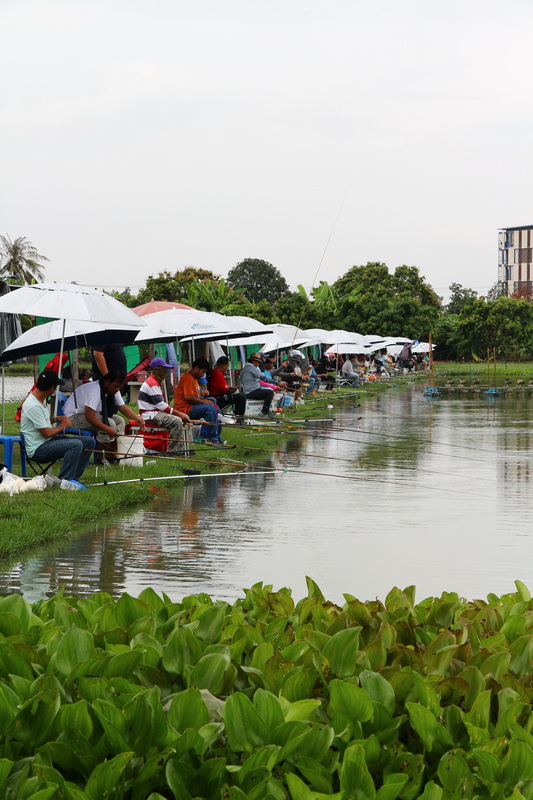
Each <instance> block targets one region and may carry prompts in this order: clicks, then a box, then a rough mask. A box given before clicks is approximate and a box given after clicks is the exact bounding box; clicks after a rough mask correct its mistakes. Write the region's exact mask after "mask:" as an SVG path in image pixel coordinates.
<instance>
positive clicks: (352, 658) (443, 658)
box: [0, 579, 533, 800]
mask: <svg viewBox="0 0 533 800" xmlns="http://www.w3.org/2000/svg"><path fill="white" fill-rule="evenodd" d="M307 584H308V594H307V596H306V597H304V598H303V599H301V600H300V601H299V602H298V603H296V604H295V603H294V601H293V599H292V597H291V593H290V591H289V590H287V589H282V590H280V591H277V592H274V591H273V589H272V586H267V585H263V584H261V583H259V584H256V585H255V586H252V587H251V588H250V589H248V590H246V591H245V593H244V597H243V598H241V599H239V600H237V601H236V602H235V603H234V604H233V605H229V604H227V603H218V602H213V601H212V600H211V598H209V597H208V596H207V595H206V594H200V595H196V596H189V597H186V598H184V599H183V600H182V601H181V602H173V601H172V600H170V599H169V598H168V597H166V596H163V598H161V597H159V596H158V595H157V594H156V593H155V592H153V591H152V590H151V589H146V590H145V591H144V592H143V593H142V594H141V596H140V597H139V598H134V597H131V596H130V595H127V594H125V595H122V597H120V598H119V599H118V600H114V599H113V598H112V597H111V596H110V595H108V594H106V593H103V592H101V593H99V594H96V595H93V596H92V597H87V598H83V599H76V598H65V597H64V596H63V594H62V592H60V593H59V594H57V595H56V596H55V597H53V598H51V599H47V600H41V601H39V602H37V603H35V604H34V605H33V606H30V605H29V604H28V603H26V601H25V600H24V599H23V598H21V597H19V596H11V597H8V598H4V599H3V600H2V601H1V604H0V619H1V618H2V616H4V615H5V616H6V617H9V620H8V621H6V622H5V623H3V624H2V628H3V633H2V634H1V635H0V796H1V797H2V798H4V799H5V800H32V798H33V800H48V799H50V800H54V798H63V799H64V800H100V798H109V800H144V799H145V798H148V800H161V799H162V798H163V800H165V799H167V798H168V799H170V798H172V797H173V798H180V800H181V798H189V799H190V800H193V799H194V798H197V799H198V800H200V798H203V800H219V798H233V799H234V800H263V798H265V800H267V798H272V800H278V799H279V800H287V798H291V799H292V800H301V799H303V800H326V798H330V800H335V799H336V800H351V798H355V799H356V800H416V798H423V800H455V799H456V798H457V800H458V799H459V798H461V800H462V798H467V799H470V798H471V800H474V798H483V799H484V800H505V798H513V799H514V800H521V798H525V800H530V798H531V797H532V790H531V786H532V782H533V733H532V729H533V712H532V710H531V700H532V694H533V689H532V677H533V671H532V656H533V634H531V633H530V631H531V628H532V627H533V623H532V619H533V600H532V599H531V596H530V593H529V591H528V589H527V587H526V586H524V584H523V583H521V582H520V581H517V582H516V589H517V591H516V592H512V593H510V594H507V595H504V596H503V597H501V598H500V597H496V596H495V595H490V596H489V598H488V600H487V601H482V600H476V601H474V602H466V601H465V600H462V599H461V598H459V597H458V596H457V595H456V594H444V595H443V596H442V597H440V598H427V599H426V600H424V601H422V602H421V603H419V604H416V603H415V597H414V587H412V586H410V587H407V588H406V589H404V590H403V591H401V590H400V589H397V588H394V589H393V590H391V592H389V594H388V596H387V598H386V600H385V603H384V604H382V603H381V602H379V601H377V600H376V601H372V602H368V603H362V602H361V601H360V600H358V599H357V598H355V597H353V596H351V595H345V597H346V602H345V603H344V605H342V606H338V605H335V604H334V603H330V602H327V601H326V600H325V598H324V597H323V595H322V592H321V591H320V588H319V587H318V586H317V584H316V583H315V582H314V581H312V580H311V579H308V581H307Z"/></svg>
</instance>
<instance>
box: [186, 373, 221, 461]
mask: <svg viewBox="0 0 533 800" xmlns="http://www.w3.org/2000/svg"><path fill="white" fill-rule="evenodd" d="M208 369H209V361H206V359H205V358H197V359H196V361H194V362H193V365H192V367H191V368H190V370H189V371H188V372H186V373H185V374H184V375H182V376H181V378H180V380H179V383H178V385H177V386H176V388H175V389H174V408H175V409H176V411H181V412H182V413H183V414H188V416H189V418H190V419H193V420H194V419H205V420H206V422H207V423H209V424H208V425H202V432H201V436H202V438H203V439H204V440H205V443H206V444H210V445H217V444H220V429H221V426H220V425H217V421H218V406H217V405H216V404H215V403H214V402H213V401H212V400H210V399H209V398H206V397H200V384H199V383H198V380H199V379H200V378H203V376H204V375H205V373H206V371H207V370H208Z"/></svg>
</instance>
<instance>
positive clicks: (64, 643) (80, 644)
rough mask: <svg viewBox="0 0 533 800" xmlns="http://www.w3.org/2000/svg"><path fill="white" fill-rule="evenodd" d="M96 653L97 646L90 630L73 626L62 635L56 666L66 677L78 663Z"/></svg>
mask: <svg viewBox="0 0 533 800" xmlns="http://www.w3.org/2000/svg"><path fill="white" fill-rule="evenodd" d="M95 655H96V648H95V646H94V642H93V637H92V636H91V634H90V633H89V631H84V630H82V629H81V628H78V627H77V626H73V627H72V628H69V629H68V630H66V631H65V633H64V634H63V636H62V637H61V640H60V642H59V645H58V648H57V652H56V662H55V663H56V667H57V669H58V671H59V672H60V673H61V674H62V675H64V676H65V677H66V676H67V675H69V674H70V673H71V672H72V670H73V669H74V667H75V666H76V665H77V664H79V663H80V662H82V661H87V660H88V659H89V658H92V657H93V656H95Z"/></svg>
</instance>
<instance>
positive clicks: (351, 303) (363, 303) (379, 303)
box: [333, 262, 441, 338]
mask: <svg viewBox="0 0 533 800" xmlns="http://www.w3.org/2000/svg"><path fill="white" fill-rule="evenodd" d="M333 288H334V290H335V292H336V295H337V297H338V298H339V299H338V305H339V313H340V317H341V319H342V320H343V325H342V327H343V328H346V329H347V330H353V331H358V332H360V333H364V334H367V333H374V334H375V333H379V334H381V335H382V336H400V335H402V336H408V337H412V338H417V337H420V338H426V337H427V336H428V335H429V332H430V331H432V330H433V328H434V327H435V325H436V323H437V320H438V318H439V314H440V311H441V305H440V298H439V297H438V296H437V295H436V294H435V292H434V291H433V289H432V288H431V286H429V284H427V283H426V282H425V280H424V278H423V277H422V276H421V275H420V273H419V271H418V268H417V267H408V266H406V265H403V266H400V267H397V268H396V269H395V270H394V272H393V273H390V272H389V269H388V267H387V265H386V264H383V263H381V262H375V263H368V264H366V265H365V266H360V267H352V268H351V269H349V270H348V272H346V274H345V275H343V276H342V277H341V278H339V279H338V280H337V281H336V283H335V284H334V286H333Z"/></svg>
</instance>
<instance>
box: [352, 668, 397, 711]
mask: <svg viewBox="0 0 533 800" xmlns="http://www.w3.org/2000/svg"><path fill="white" fill-rule="evenodd" d="M359 680H360V682H361V686H362V688H363V689H364V690H365V692H366V693H367V694H368V696H369V697H370V699H371V700H375V701H376V702H377V703H381V705H383V706H385V708H386V709H387V711H388V712H389V713H390V714H394V711H395V708H396V696H395V694H394V689H393V688H392V686H391V685H390V683H389V682H388V681H387V680H385V678H384V677H383V676H382V675H380V674H379V672H370V670H363V672H361V674H360V675H359Z"/></svg>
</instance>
